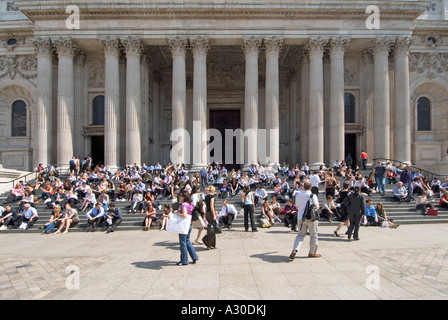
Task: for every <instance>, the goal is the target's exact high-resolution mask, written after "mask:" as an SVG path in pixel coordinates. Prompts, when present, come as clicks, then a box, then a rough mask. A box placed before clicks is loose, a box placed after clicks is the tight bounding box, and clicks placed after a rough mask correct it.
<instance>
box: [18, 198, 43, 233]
mask: <svg viewBox="0 0 448 320" xmlns="http://www.w3.org/2000/svg"><path fill="white" fill-rule="evenodd" d="M19 219H20V222H25V223H27V227H26V229H29V228H31V227H32V226H33V224H34V223H35V222H36V221H37V219H39V216H38V214H37V210H36V209H35V208H33V207H31V205H30V204H29V203H25V204H24V205H23V211H22V212H21V213H19Z"/></svg>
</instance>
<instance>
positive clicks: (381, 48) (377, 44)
mask: <svg viewBox="0 0 448 320" xmlns="http://www.w3.org/2000/svg"><path fill="white" fill-rule="evenodd" d="M393 44H394V41H393V40H392V38H390V37H378V38H376V39H375V40H374V41H373V43H372V47H373V52H374V54H375V55H376V54H387V55H389V51H390V48H391V46H392V45H393Z"/></svg>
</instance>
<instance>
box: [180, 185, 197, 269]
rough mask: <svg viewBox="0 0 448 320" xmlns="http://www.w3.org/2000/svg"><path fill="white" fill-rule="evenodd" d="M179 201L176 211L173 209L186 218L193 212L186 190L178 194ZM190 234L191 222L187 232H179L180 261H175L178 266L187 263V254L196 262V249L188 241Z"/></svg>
mask: <svg viewBox="0 0 448 320" xmlns="http://www.w3.org/2000/svg"><path fill="white" fill-rule="evenodd" d="M179 202H180V203H181V204H180V207H179V211H178V212H177V213H176V211H174V213H175V214H177V215H178V216H179V217H181V218H186V217H187V216H189V215H190V216H191V215H192V213H193V209H194V205H193V204H192V203H191V198H190V195H189V194H188V193H187V192H182V193H181V194H180V195H179ZM190 234H191V224H190V228H189V229H188V233H187V234H180V233H179V244H180V261H179V262H178V263H177V265H178V266H185V265H188V255H190V257H191V259H192V260H193V263H196V261H198V260H199V257H198V255H197V253H196V250H195V249H194V247H193V244H192V243H191V241H190Z"/></svg>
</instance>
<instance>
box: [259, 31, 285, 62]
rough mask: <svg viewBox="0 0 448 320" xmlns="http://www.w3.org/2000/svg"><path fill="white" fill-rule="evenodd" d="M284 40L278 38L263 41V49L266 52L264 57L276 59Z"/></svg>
mask: <svg viewBox="0 0 448 320" xmlns="http://www.w3.org/2000/svg"><path fill="white" fill-rule="evenodd" d="M283 42H284V38H280V37H276V36H273V37H270V38H265V39H264V49H265V52H266V56H267V57H268V56H276V57H278V56H279V54H280V51H281V50H282V47H283Z"/></svg>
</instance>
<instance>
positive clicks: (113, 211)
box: [106, 202, 123, 233]
mask: <svg viewBox="0 0 448 320" xmlns="http://www.w3.org/2000/svg"><path fill="white" fill-rule="evenodd" d="M107 218H108V219H107V220H106V222H107V231H106V233H109V232H114V231H115V229H117V227H118V225H119V224H120V223H121V221H123V216H122V215H121V209H120V208H117V207H116V206H115V203H113V202H111V203H109V210H108V211H107ZM109 219H110V220H109ZM109 222H110V223H109Z"/></svg>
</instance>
